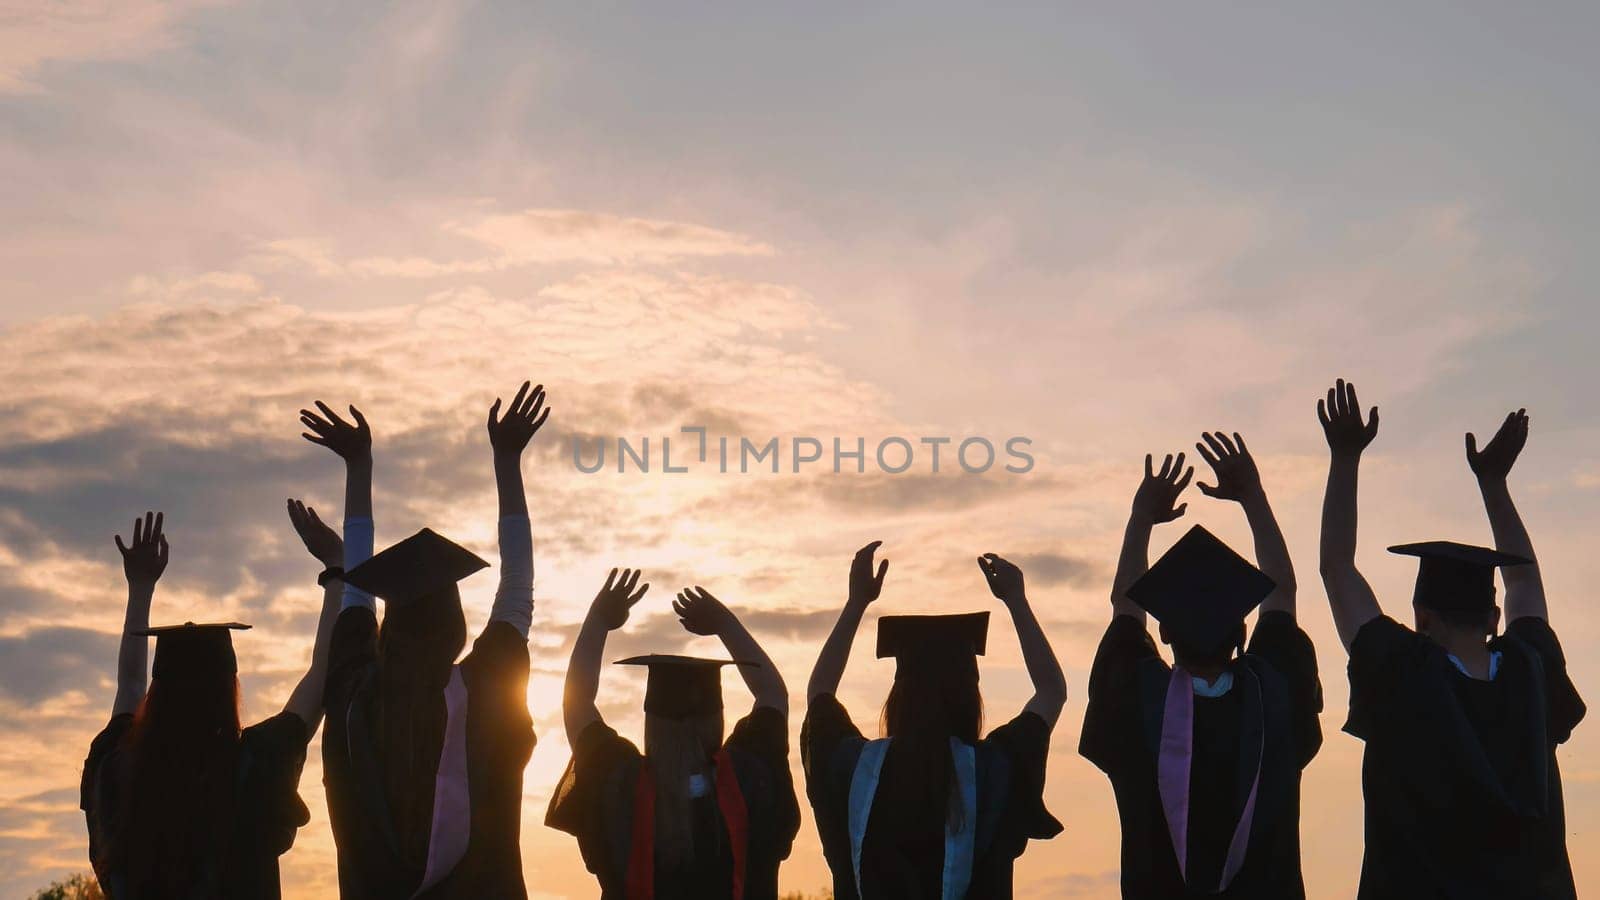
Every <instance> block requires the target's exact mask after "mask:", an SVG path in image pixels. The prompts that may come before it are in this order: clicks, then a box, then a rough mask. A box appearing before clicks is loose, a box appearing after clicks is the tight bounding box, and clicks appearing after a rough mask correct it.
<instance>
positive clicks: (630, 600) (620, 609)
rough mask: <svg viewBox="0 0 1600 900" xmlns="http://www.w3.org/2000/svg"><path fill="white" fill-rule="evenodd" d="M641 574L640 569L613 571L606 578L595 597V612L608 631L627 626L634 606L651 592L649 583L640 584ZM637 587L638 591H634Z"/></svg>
mask: <svg viewBox="0 0 1600 900" xmlns="http://www.w3.org/2000/svg"><path fill="white" fill-rule="evenodd" d="M640 574H641V573H640V571H639V570H638V569H620V570H619V569H612V570H611V574H610V575H607V576H606V583H605V586H604V587H602V588H600V593H598V594H595V595H594V605H593V607H592V609H593V612H594V613H596V614H598V615H599V616H600V621H601V622H602V623H603V624H604V625H605V626H606V630H607V631H616V630H617V629H618V628H621V627H622V626H623V625H625V624H627V621H628V613H629V612H630V611H631V610H632V609H633V606H634V604H636V603H638V602H639V599H640V598H641V597H643V596H644V592H645V591H648V590H650V585H649V583H648V582H647V583H645V584H642V585H641V584H639V575H640ZM635 587H637V588H638V590H634V588H635Z"/></svg>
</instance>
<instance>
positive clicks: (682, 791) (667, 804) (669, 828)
mask: <svg viewBox="0 0 1600 900" xmlns="http://www.w3.org/2000/svg"><path fill="white" fill-rule="evenodd" d="M722 729H723V721H722V713H721V711H720V710H719V711H717V712H714V713H706V714H704V715H699V716H694V717H691V718H688V719H672V718H668V717H666V716H658V715H654V714H651V713H646V714H645V717H644V755H645V761H646V763H647V764H648V765H649V766H650V774H651V777H652V778H653V779H654V781H655V786H656V811H655V817H656V849H655V853H656V859H657V861H658V862H659V863H660V864H661V866H662V868H663V869H664V870H668V871H670V870H672V869H676V868H680V867H681V866H683V865H685V864H687V863H688V862H690V861H691V860H693V859H694V858H695V846H694V810H693V804H694V798H693V797H692V796H691V795H690V793H689V777H690V776H691V775H693V774H695V773H696V772H700V773H703V774H705V775H706V776H707V777H706V781H707V784H706V788H707V790H710V791H715V790H716V786H715V784H714V783H713V780H712V779H711V778H710V775H711V766H710V762H711V757H712V756H713V755H714V754H715V753H716V752H717V749H718V748H719V747H721V746H722ZM704 849H709V848H704Z"/></svg>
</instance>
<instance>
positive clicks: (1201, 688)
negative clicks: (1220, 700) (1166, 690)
mask: <svg viewBox="0 0 1600 900" xmlns="http://www.w3.org/2000/svg"><path fill="white" fill-rule="evenodd" d="M1190 680H1192V681H1193V682H1194V692H1195V694H1197V695H1199V696H1201V697H1221V696H1222V695H1223V694H1226V693H1227V692H1228V691H1230V690H1233V673H1232V672H1223V673H1222V674H1221V675H1219V676H1218V677H1217V680H1216V681H1206V680H1205V679H1204V678H1200V677H1191V679H1190ZM1179 696H1182V695H1181V694H1180V695H1179Z"/></svg>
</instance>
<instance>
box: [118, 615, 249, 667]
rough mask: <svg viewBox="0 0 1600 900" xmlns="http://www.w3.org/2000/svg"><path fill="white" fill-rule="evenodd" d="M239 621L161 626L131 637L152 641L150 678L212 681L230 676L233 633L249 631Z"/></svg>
mask: <svg viewBox="0 0 1600 900" xmlns="http://www.w3.org/2000/svg"><path fill="white" fill-rule="evenodd" d="M249 627H250V626H249V625H244V624H242V623H239V622H207V623H203V624H199V625H196V624H195V623H193V622H185V623H183V624H182V625H163V626H161V627H160V628H146V629H144V630H142V631H135V632H133V633H134V634H140V635H144V636H145V637H153V638H155V639H156V658H155V662H154V663H153V664H152V665H151V667H150V675H151V677H153V678H214V677H217V676H223V675H234V674H237V673H238V671H239V661H238V659H237V658H236V657H235V656H234V655H233V632H235V631H242V630H244V629H247V628H249Z"/></svg>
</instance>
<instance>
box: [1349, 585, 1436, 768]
mask: <svg viewBox="0 0 1600 900" xmlns="http://www.w3.org/2000/svg"><path fill="white" fill-rule="evenodd" d="M1425 642H1426V638H1423V637H1421V636H1420V635H1418V634H1417V633H1416V632H1414V631H1412V630H1411V629H1409V628H1407V627H1405V626H1404V625H1401V624H1400V623H1399V622H1396V621H1395V620H1394V619H1391V618H1389V617H1388V616H1378V617H1377V618H1375V619H1372V620H1371V621H1369V622H1367V623H1366V624H1365V625H1362V626H1361V630H1360V631H1358V632H1356V637H1355V640H1353V641H1351V642H1350V717H1349V719H1347V720H1346V721H1345V726H1344V730H1345V731H1347V732H1349V733H1350V734H1353V735H1355V736H1356V737H1358V738H1361V739H1362V740H1372V739H1374V738H1376V737H1378V736H1379V735H1380V734H1381V733H1382V732H1383V731H1384V730H1385V729H1387V728H1392V727H1395V726H1396V725H1397V724H1399V725H1404V724H1405V719H1406V712H1405V707H1404V706H1403V705H1402V698H1404V697H1407V696H1409V694H1408V693H1407V692H1406V691H1403V690H1401V688H1403V687H1405V686H1406V685H1408V684H1409V683H1410V682H1411V681H1412V679H1413V673H1415V672H1416V670H1417V669H1418V668H1419V667H1421V666H1422V665H1424V663H1425V659H1426V643H1425Z"/></svg>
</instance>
